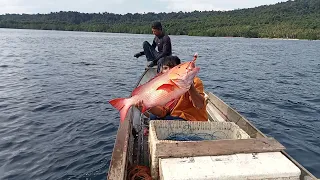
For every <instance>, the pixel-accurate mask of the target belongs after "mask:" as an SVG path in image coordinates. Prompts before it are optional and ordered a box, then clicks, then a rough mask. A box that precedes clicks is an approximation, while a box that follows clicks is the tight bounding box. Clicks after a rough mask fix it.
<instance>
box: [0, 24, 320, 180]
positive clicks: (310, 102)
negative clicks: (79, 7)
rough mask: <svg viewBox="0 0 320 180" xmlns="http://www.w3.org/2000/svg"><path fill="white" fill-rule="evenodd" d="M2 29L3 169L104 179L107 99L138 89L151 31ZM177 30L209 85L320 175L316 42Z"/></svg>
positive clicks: (6, 174)
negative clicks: (203, 34) (196, 55)
mask: <svg viewBox="0 0 320 180" xmlns="http://www.w3.org/2000/svg"><path fill="white" fill-rule="evenodd" d="M1 37H5V39H6V40H5V41H6V43H5V44H6V46H5V47H2V49H1V51H3V52H6V53H4V54H1V53H0V59H1V63H0V82H1V83H0V139H1V140H0V179H15V180H20V179H48V180H51V179H52V180H55V179H92V180H102V179H105V178H106V172H107V170H108V168H109V164H110V159H111V154H112V150H113V146H114V141H115V138H116V133H117V129H118V126H119V113H118V111H117V110H116V109H114V108H113V107H112V106H111V105H110V104H108V100H110V99H113V98H116V97H127V96H128V95H129V93H130V92H131V91H132V90H133V88H134V85H135V83H136V81H137V80H138V78H139V77H140V75H141V73H142V71H143V70H144V67H143V66H144V65H145V64H146V63H145V61H144V60H145V59H141V60H140V59H139V61H137V60H136V59H133V58H132V54H134V53H135V52H138V51H139V49H141V43H142V42H143V41H144V40H145V39H152V38H153V36H152V35H139V36H137V35H130V34H122V35H119V34H117V35H114V34H107V33H85V32H59V31H31V30H1V33H0V44H4V43H1V42H2V41H3V38H1ZM133 37H134V38H133ZM171 37H172V40H173V41H174V42H176V43H177V44H176V46H175V50H174V51H175V53H176V54H178V55H179V57H181V59H182V60H189V59H192V54H193V53H194V51H195V49H196V50H197V51H198V52H199V55H200V56H199V61H198V60H197V62H198V64H199V66H200V67H201V70H200V73H199V77H200V78H201V79H202V80H203V82H204V84H205V88H206V90H209V91H211V92H212V93H214V94H217V95H218V96H219V98H221V99H223V100H224V101H225V102H227V103H228V104H229V105H231V106H232V108H234V109H236V110H238V111H239V112H241V114H243V115H244V116H245V117H247V118H248V119H249V120H250V121H251V122H252V123H254V124H255V125H256V126H257V127H258V128H259V129H261V131H263V132H264V133H266V134H267V135H268V136H273V137H275V138H276V139H277V140H279V141H280V142H281V143H282V144H284V145H285V146H286V148H287V152H289V154H290V155H292V156H293V157H294V158H295V159H296V160H297V161H298V162H300V163H301V164H302V165H304V166H305V167H306V168H307V169H308V170H310V171H311V172H312V173H314V174H315V175H316V176H319V177H320V171H319V169H320V164H319V163H318V162H320V150H319V133H318V132H319V131H320V124H319V122H320V119H319V117H320V104H319V103H320V99H319V93H318V92H319V89H320V83H319V80H318V79H317V75H318V74H319V68H318V67H319V63H318V62H317V61H316V60H315V57H320V54H319V53H320V51H318V49H320V45H319V44H318V43H315V44H312V46H309V43H311V42H309V41H295V42H290V44H289V43H288V42H287V41H278V40H264V39H255V40H254V41H252V40H250V39H243V38H241V39H239V38H204V37H185V36H171ZM44 40H45V41H44ZM190 41H192V42H193V43H191V44H190V43H189V42H190ZM106 42H108V43H107V44H106ZM114 47H116V48H114ZM123 47H130V48H125V49H123ZM283 47H286V48H283ZM301 47H304V48H303V49H304V52H301V51H300V49H301ZM248 49H249V50H250V51H248ZM35 52H41V53H36V54H35ZM213 52H214V53H213ZM271 52H272V53H271ZM296 52H301V53H299V54H297V53H296ZM270 53H271V54H270ZM10 54H16V55H17V56H11V55H10ZM7 55H10V56H7ZM106 57H108V58H106ZM301 59H304V61H301Z"/></svg>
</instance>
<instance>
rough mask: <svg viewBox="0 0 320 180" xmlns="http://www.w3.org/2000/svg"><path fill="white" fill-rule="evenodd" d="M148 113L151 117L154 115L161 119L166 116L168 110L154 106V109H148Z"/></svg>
mask: <svg viewBox="0 0 320 180" xmlns="http://www.w3.org/2000/svg"><path fill="white" fill-rule="evenodd" d="M149 112H151V113H152V114H153V115H156V116H158V117H160V118H163V117H165V116H166V115H167V114H168V112H169V109H167V108H166V107H163V106H155V107H152V108H150V109H149Z"/></svg>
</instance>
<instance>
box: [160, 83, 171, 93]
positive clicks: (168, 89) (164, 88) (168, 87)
mask: <svg viewBox="0 0 320 180" xmlns="http://www.w3.org/2000/svg"><path fill="white" fill-rule="evenodd" d="M173 87H174V85H173V84H162V85H161V86H159V87H158V88H157V90H165V91H167V92H172V91H173Z"/></svg>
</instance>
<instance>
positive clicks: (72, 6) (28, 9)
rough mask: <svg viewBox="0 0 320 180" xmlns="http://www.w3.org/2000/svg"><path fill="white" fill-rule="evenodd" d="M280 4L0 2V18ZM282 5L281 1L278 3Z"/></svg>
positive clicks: (267, 0)
mask: <svg viewBox="0 0 320 180" xmlns="http://www.w3.org/2000/svg"><path fill="white" fill-rule="evenodd" d="M280 1H281V0H259V1H258V0H223V1H222V0H134V1H133V0H0V14H4V13H20V14H21V13H30V14H31V13H32V14H34V13H50V12H58V11H78V12H87V13H93V12H96V13H98V12H111V13H119V14H126V13H144V12H156V13H158V12H177V11H194V10H199V11H203V10H233V9H238V8H249V7H255V6H259V5H265V4H274V3H277V2H280ZM282 1H283V0H282Z"/></svg>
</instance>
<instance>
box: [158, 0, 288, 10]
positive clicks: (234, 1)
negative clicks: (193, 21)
mask: <svg viewBox="0 0 320 180" xmlns="http://www.w3.org/2000/svg"><path fill="white" fill-rule="evenodd" d="M158 1H161V2H163V3H165V4H167V9H168V10H170V11H194V10H198V11H204V10H209V11H210V10H215V11H218V10H221V11H223V10H233V9H241V8H250V7H256V6H260V5H266V4H275V3H277V2H281V1H286V0H259V1H258V0H224V1H221V0H158Z"/></svg>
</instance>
